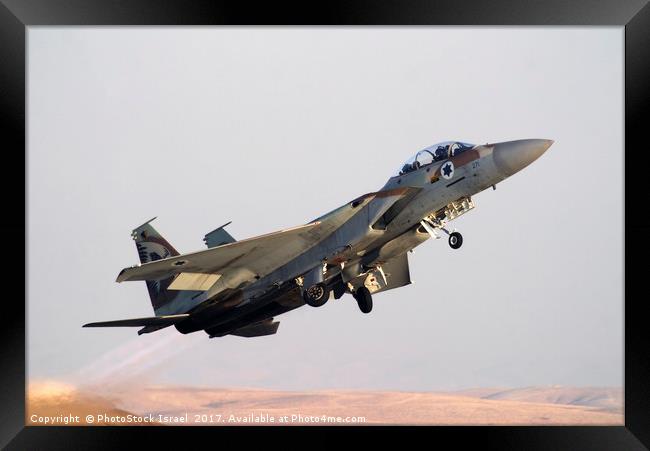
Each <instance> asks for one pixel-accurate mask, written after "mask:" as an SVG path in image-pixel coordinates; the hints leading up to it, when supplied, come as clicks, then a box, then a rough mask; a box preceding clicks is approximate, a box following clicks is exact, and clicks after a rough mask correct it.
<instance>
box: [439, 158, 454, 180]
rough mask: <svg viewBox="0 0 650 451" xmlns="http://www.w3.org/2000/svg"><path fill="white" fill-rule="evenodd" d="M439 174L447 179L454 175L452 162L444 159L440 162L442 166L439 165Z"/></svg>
mask: <svg viewBox="0 0 650 451" xmlns="http://www.w3.org/2000/svg"><path fill="white" fill-rule="evenodd" d="M440 175H442V178H444V179H447V180H449V179H450V178H452V177H453V176H454V163H452V162H451V161H445V162H444V163H442V166H440Z"/></svg>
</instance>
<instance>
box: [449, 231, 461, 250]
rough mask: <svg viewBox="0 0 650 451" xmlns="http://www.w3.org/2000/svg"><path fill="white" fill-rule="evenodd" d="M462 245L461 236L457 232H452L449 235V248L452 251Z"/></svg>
mask: <svg viewBox="0 0 650 451" xmlns="http://www.w3.org/2000/svg"><path fill="white" fill-rule="evenodd" d="M462 245H463V235H461V234H460V233H458V232H452V233H450V234H449V247H451V248H452V249H458V248H459V247H461V246H462Z"/></svg>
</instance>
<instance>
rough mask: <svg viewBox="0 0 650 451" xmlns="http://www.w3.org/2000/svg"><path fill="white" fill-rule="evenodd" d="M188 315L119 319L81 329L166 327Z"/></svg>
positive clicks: (85, 325) (89, 324)
mask: <svg viewBox="0 0 650 451" xmlns="http://www.w3.org/2000/svg"><path fill="white" fill-rule="evenodd" d="M189 316H190V315H189V313H183V314H182V315H166V316H153V317H150V318H132V319H120V320H117V321H102V322H99V323H88V324H84V325H83V327H143V326H145V327H146V326H162V327H167V326H171V325H172V324H176V323H178V322H180V321H183V320H184V319H186V318H188V317H189Z"/></svg>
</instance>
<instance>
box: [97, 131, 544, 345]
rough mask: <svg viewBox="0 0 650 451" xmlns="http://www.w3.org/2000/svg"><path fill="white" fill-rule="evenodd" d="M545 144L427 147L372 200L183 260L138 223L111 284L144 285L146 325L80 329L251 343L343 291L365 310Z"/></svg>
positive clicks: (222, 233)
mask: <svg viewBox="0 0 650 451" xmlns="http://www.w3.org/2000/svg"><path fill="white" fill-rule="evenodd" d="M552 144H553V141H552V140H548V139H524V140H517V141H508V142H500V143H495V144H482V145H474V144H468V143H465V142H459V141H446V142H442V143H439V144H434V145H432V146H429V147H427V148H425V149H422V150H420V151H419V152H417V153H416V154H415V155H413V156H412V157H411V158H409V159H408V160H407V161H406V162H405V163H404V164H403V165H402V166H400V167H399V170H398V171H397V172H396V173H395V174H394V175H393V176H392V177H390V178H389V179H388V181H387V182H386V184H385V185H384V186H383V187H382V188H381V189H380V190H379V191H376V192H372V193H368V194H364V195H363V196H360V197H357V198H356V199H353V200H352V201H350V202H348V203H346V204H345V205H343V206H341V207H339V208H337V209H336V210H333V211H331V212H329V213H327V214H325V215H323V216H321V217H319V218H316V219H314V220H313V221H310V222H308V223H307V224H304V225H300V226H297V227H294V228H291V229H287V230H280V231H278V232H273V233H269V234H267V235H261V236H257V237H253V238H248V239H245V240H241V241H237V240H235V239H234V238H233V237H232V235H230V234H229V233H228V232H227V231H226V230H225V227H226V226H227V225H228V224H230V223H228V224H224V225H223V226H221V227H219V228H217V229H215V230H213V231H212V232H210V233H208V234H207V235H205V237H204V238H203V240H204V241H205V244H206V246H207V249H204V250H201V251H198V252H192V253H188V254H180V253H179V252H178V251H177V250H176V249H175V248H174V247H173V246H172V245H171V244H169V242H168V241H167V240H166V239H165V238H163V237H162V235H160V234H159V233H158V232H157V231H156V229H154V227H153V226H152V225H151V220H150V221H148V222H146V223H145V224H143V225H141V226H140V227H137V228H136V229H135V230H133V233H132V237H133V239H134V240H135V245H136V247H137V250H138V255H139V257H140V264H138V265H135V266H131V267H129V268H124V269H123V270H122V271H120V273H119V275H118V276H117V282H124V281H133V280H139V281H145V282H146V284H147V289H148V291H149V297H150V298H151V305H152V307H153V310H154V313H155V316H153V317H149V318H136V319H126V320H118V321H107V322H98V323H90V324H85V325H84V327H120V326H127V327H129V326H130V327H141V329H140V330H139V331H138V334H144V333H149V332H154V331H157V330H160V329H163V328H165V327H169V326H172V325H173V326H174V327H175V328H176V329H177V330H178V331H179V332H181V333H183V334H188V333H191V332H196V331H205V332H206V333H207V334H208V335H209V337H210V338H213V337H222V336H225V335H236V336H240V337H258V336H265V335H272V334H275V333H276V332H277V330H278V326H279V324H280V323H279V322H277V321H275V320H274V319H275V317H276V316H278V315H280V314H282V313H285V312H288V311H290V310H293V309H296V308H298V307H302V306H303V305H305V304H307V305H310V306H312V307H321V306H323V305H325V304H326V303H327V302H328V300H329V299H330V298H334V299H340V298H341V297H343V296H344V295H345V294H346V293H349V294H351V295H352V297H353V298H354V299H355V300H356V302H357V304H358V306H359V309H360V310H361V312H363V313H370V311H371V310H372V307H373V298H374V297H375V295H378V294H379V293H382V292H385V291H388V290H392V289H395V288H399V287H403V286H405V285H408V284H410V283H411V279H410V273H409V263H408V252H409V251H411V250H412V249H413V248H415V247H416V246H418V245H420V244H422V243H423V242H425V241H426V240H428V239H429V238H440V237H441V236H443V235H442V234H446V235H447V236H448V242H449V246H451V248H453V249H458V248H460V247H461V245H462V244H463V237H462V235H461V234H460V233H459V232H456V231H450V230H449V229H448V227H447V224H448V223H449V222H450V221H453V220H454V219H456V218H458V217H459V216H460V215H463V214H465V213H467V212H468V211H470V210H472V209H473V208H474V202H473V201H472V195H474V194H476V193H479V192H481V191H483V190H485V189H488V188H490V187H493V188H494V187H495V186H496V184H497V183H499V182H501V181H502V180H504V179H506V178H507V177H510V176H511V175H513V174H514V173H516V172H518V171H520V170H522V169H523V168H525V167H526V166H528V165H529V164H530V163H532V162H533V161H535V160H536V159H537V158H539V157H540V156H541V155H542V154H543V153H544V152H545V151H546V150H547V149H548V148H549V147H550V146H551V145H552ZM154 219H155V218H154ZM346 298H347V297H346Z"/></svg>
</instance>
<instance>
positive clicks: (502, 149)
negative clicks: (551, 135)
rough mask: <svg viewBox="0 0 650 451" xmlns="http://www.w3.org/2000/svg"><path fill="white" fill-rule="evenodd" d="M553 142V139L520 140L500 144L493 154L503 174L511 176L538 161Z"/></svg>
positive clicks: (496, 146)
mask: <svg viewBox="0 0 650 451" xmlns="http://www.w3.org/2000/svg"><path fill="white" fill-rule="evenodd" d="M553 142H554V141H553V140H552V139H520V140H518V141H508V142H503V143H498V144H496V145H495V147H494V152H493V153H492V155H493V158H494V163H495V164H496V166H497V168H498V169H499V170H500V171H501V172H503V173H504V174H505V175H507V176H510V175H512V174H514V173H515V172H518V171H521V170H522V169H523V168H525V167H526V166H528V165H529V164H530V163H532V162H533V161H535V160H537V159H538V158H539V157H540V156H541V155H542V154H543V153H544V152H546V150H547V149H548V148H549V147H551V144H553Z"/></svg>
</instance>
